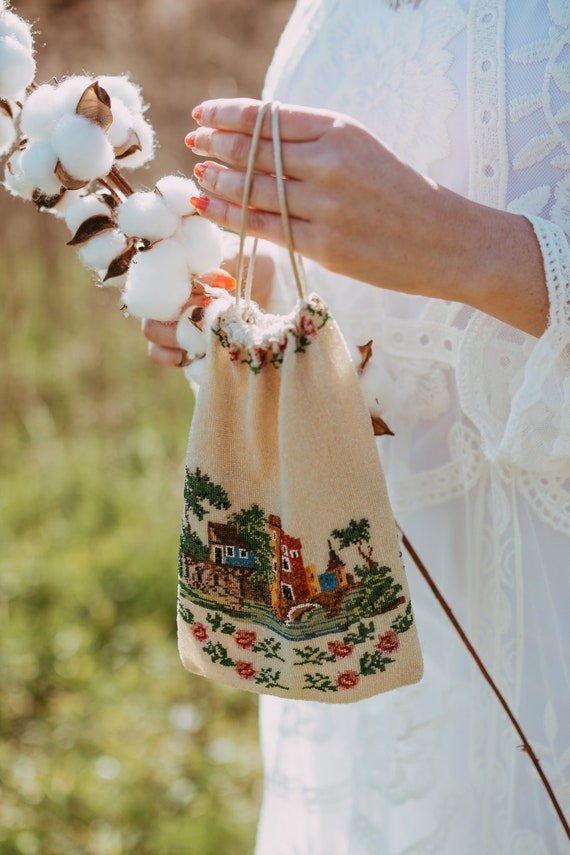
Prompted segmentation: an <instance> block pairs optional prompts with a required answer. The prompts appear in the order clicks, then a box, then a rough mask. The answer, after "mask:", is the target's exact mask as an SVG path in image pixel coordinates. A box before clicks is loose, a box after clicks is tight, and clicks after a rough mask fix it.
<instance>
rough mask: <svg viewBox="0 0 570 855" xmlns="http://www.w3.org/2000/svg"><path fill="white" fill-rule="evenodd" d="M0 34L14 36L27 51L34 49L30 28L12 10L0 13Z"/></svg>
mask: <svg viewBox="0 0 570 855" xmlns="http://www.w3.org/2000/svg"><path fill="white" fill-rule="evenodd" d="M0 11H2V7H0ZM0 36H14V38H15V39H17V40H18V41H19V42H20V44H21V45H22V47H25V48H26V50H27V51H28V52H29V53H32V52H33V50H34V39H33V36H32V28H31V27H30V25H29V24H28V23H27V22H26V21H24V20H23V19H22V18H19V17H18V16H17V15H15V14H14V12H8V11H6V12H4V14H3V15H0Z"/></svg>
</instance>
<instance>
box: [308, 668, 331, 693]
mask: <svg viewBox="0 0 570 855" xmlns="http://www.w3.org/2000/svg"><path fill="white" fill-rule="evenodd" d="M305 682H306V683H307V685H306V686H303V690H305V689H315V690H316V691H317V692H338V686H335V684H334V683H331V679H330V677H327V676H326V675H325V674H321V673H320V672H318V671H317V673H316V674H305Z"/></svg>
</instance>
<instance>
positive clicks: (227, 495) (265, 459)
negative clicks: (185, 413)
mask: <svg viewBox="0 0 570 855" xmlns="http://www.w3.org/2000/svg"><path fill="white" fill-rule="evenodd" d="M268 110H271V125H272V135H273V145H274V153H275V171H276V178H277V187H278V192H279V198H280V207H281V215H282V221H283V228H284V231H285V236H286V241H287V244H288V248H289V254H290V258H291V266H292V270H293V275H294V279H295V282H296V285H297V291H298V300H297V302H296V304H295V306H294V308H293V309H292V311H291V312H290V313H289V314H287V315H271V314H266V313H264V312H262V311H261V310H260V309H259V308H258V307H257V306H256V304H255V303H253V302H252V301H251V299H250V291H251V281H252V269H253V261H254V259H253V258H252V260H251V263H250V266H249V270H248V276H247V281H246V282H245V287H244V286H243V283H242V280H243V275H242V273H243V268H244V263H243V259H244V240H245V226H246V218H247V208H248V202H249V196H250V189H251V182H252V175H253V164H254V159H255V154H256V149H257V145H258V142H259V138H260V134H261V125H262V122H263V118H264V116H265V115H266V113H267V111H268ZM278 117H279V113H278V106H277V104H265V105H263V106H262V108H261V109H260V111H259V115H258V118H257V123H256V127H255V130H254V134H253V138H252V148H251V153H250V158H249V164H248V169H247V173H246V184H245V191H244V199H243V217H242V229H241V237H240V255H239V261H238V274H237V283H238V285H237V289H236V299H235V300H234V299H233V298H230V297H228V298H227V299H225V300H224V299H219V300H215V301H214V302H213V303H212V304H211V305H210V306H209V307H208V309H207V311H206V315H205V318H204V321H205V323H204V332H203V335H204V336H205V337H206V342H205V348H204V349H205V351H206V354H207V356H206V360H205V375H204V379H203V381H202V386H201V389H200V392H199V395H198V399H197V403H196V407H195V411H194V416H193V420H192V426H191V430H190V436H189V441H188V451H187V458H186V480H185V488H184V513H183V521H182V533H181V540H180V560H179V593H178V637H179V649H180V654H181V658H182V662H183V664H184V665H185V667H186V668H187V669H188V670H190V671H192V672H194V673H196V674H202V675H204V676H207V677H210V678H212V679H214V680H217V681H218V682H221V683H225V684H227V685H230V686H234V687H236V688H241V689H247V690H250V691H254V692H263V693H268V694H274V695H279V696H281V697H286V698H297V699H302V700H314V701H325V702H329V703H342V702H348V701H356V700H360V699H362V698H366V697H369V696H371V695H375V694H377V693H379V692H384V691H387V690H389V689H394V688H396V687H398V686H401V685H404V684H408V683H413V682H415V681H417V680H419V679H420V677H421V674H422V660H421V653H420V648H419V642H418V636H417V632H416V627H415V623H414V616H413V612H412V605H411V601H410V596H409V592H408V586H407V582H406V577H405V572H404V567H403V563H402V557H401V551H400V546H399V542H398V536H397V531H396V526H395V523H394V519H393V515H392V511H391V509H390V505H389V501H388V496H387V492H386V487H385V483H384V476H383V472H382V469H381V465H380V461H379V458H378V453H377V450H376V445H375V440H374V436H373V430H372V426H371V421H370V415H369V413H368V410H367V408H366V405H365V403H364V400H363V397H362V394H361V391H360V388H359V385H358V379H357V376H356V372H355V369H354V367H353V364H352V362H351V359H350V355H349V352H348V348H347V346H346V344H345V342H344V340H343V338H342V335H341V333H340V331H339V328H338V326H337V325H336V323H335V321H334V320H333V318H332V317H331V316H330V315H329V312H328V310H327V307H326V306H325V304H324V303H323V302H322V300H321V299H320V298H319V297H318V296H317V295H316V294H310V295H309V296H307V294H306V289H305V283H304V274H303V270H302V266H301V264H300V259H298V258H296V256H295V253H294V251H293V245H292V241H291V234H290V228H289V222H288V215H287V208H286V203H285V193H284V179H283V170H282V165H281V153H280V142H279V118H278Z"/></svg>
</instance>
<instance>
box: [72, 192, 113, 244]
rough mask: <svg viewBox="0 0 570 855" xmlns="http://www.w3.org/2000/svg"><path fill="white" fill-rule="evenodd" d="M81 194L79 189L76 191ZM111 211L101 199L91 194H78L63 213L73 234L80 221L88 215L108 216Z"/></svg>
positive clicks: (83, 220)
mask: <svg viewBox="0 0 570 855" xmlns="http://www.w3.org/2000/svg"><path fill="white" fill-rule="evenodd" d="M77 192H78V193H79V194H81V191H77ZM110 213H111V212H110V211H109V208H108V207H107V205H106V204H105V202H103V201H102V200H101V199H99V198H98V197H97V196H94V195H93V194H88V195H78V196H77V198H76V199H74V201H73V202H72V203H71V204H70V205H69V206H68V208H67V211H66V213H65V222H66V225H67V228H68V229H69V231H70V232H71V234H72V235H74V234H75V232H76V231H77V229H78V228H79V226H80V225H81V223H84V222H85V220H88V219H89V217H97V216H101V215H103V216H109V214H110Z"/></svg>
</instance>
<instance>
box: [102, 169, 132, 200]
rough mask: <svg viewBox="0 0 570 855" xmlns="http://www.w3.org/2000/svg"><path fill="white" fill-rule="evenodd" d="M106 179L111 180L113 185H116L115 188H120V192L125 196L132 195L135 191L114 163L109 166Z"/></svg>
mask: <svg viewBox="0 0 570 855" xmlns="http://www.w3.org/2000/svg"><path fill="white" fill-rule="evenodd" d="M107 179H108V180H109V181H111V182H112V183H113V184H114V185H115V187H117V189H118V190H120V191H121V193H124V194H125V196H127V197H128V196H132V195H133V193H134V192H135V191H134V190H133V188H132V187H131V185H130V184H129V182H128V181H127V179H126V178H125V176H124V175H123V173H122V172H121V170H120V169H119V167H118V166H117V164H116V163H114V164H113V166H112V167H111V171H110V172H109V174H108V176H107Z"/></svg>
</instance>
